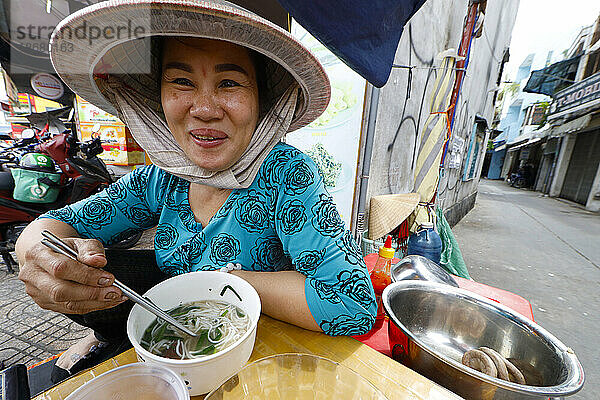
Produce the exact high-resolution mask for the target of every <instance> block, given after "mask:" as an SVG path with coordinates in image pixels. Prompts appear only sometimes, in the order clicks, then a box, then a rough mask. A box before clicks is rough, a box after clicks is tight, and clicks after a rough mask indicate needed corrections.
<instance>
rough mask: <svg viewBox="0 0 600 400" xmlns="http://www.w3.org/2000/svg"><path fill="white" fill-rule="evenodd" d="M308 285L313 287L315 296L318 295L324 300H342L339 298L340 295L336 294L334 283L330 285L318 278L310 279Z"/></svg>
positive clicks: (334, 302)
mask: <svg viewBox="0 0 600 400" xmlns="http://www.w3.org/2000/svg"><path fill="white" fill-rule="evenodd" d="M307 279H308V278H307ZM310 286H312V287H313V288H314V289H315V293H316V294H317V296H319V298H320V299H321V300H325V301H328V302H330V303H333V304H336V303H341V302H342V299H341V298H340V296H338V294H337V292H336V290H335V289H336V287H335V285H330V284H328V283H324V282H321V281H320V280H318V279H311V280H310Z"/></svg>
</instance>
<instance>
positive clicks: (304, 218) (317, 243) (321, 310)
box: [275, 152, 377, 335]
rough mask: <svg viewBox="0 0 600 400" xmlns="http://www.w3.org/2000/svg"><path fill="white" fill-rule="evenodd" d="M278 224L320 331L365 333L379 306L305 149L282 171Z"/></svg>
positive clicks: (360, 260)
mask: <svg viewBox="0 0 600 400" xmlns="http://www.w3.org/2000/svg"><path fill="white" fill-rule="evenodd" d="M275 225H276V226H275V229H276V231H277V234H278V236H279V238H280V240H281V242H282V244H283V249H284V252H286V253H287V254H288V255H289V257H290V258H291V260H292V263H293V264H294V267H295V269H296V270H297V271H299V272H300V273H302V274H303V275H304V276H306V283H305V294H306V300H307V303H308V307H309V309H310V311H311V313H312V315H313V317H314V318H315V321H316V322H317V323H318V324H319V326H320V327H321V329H322V330H323V331H324V332H325V333H327V334H329V335H360V334H364V333H367V332H368V331H369V330H370V329H371V328H372V326H373V323H374V321H375V316H376V313H377V305H376V302H375V293H374V291H373V286H372V285H371V281H370V279H369V275H368V272H367V268H366V266H365V262H364V259H363V257H362V254H361V251H360V248H359V247H358V246H357V245H356V243H355V241H354V239H353V237H352V234H351V233H350V231H348V230H347V229H345V226H344V222H343V221H342V219H341V217H340V215H339V213H338V211H337V208H336V206H335V204H334V202H333V199H332V197H331V196H330V195H329V194H328V193H327V190H326V189H325V185H324V182H323V178H322V176H321V175H320V173H319V171H318V168H317V166H316V164H315V163H314V162H313V161H312V159H311V158H310V157H308V156H307V155H305V154H303V153H299V152H298V154H297V155H296V156H295V157H294V158H292V159H291V160H290V161H289V162H288V163H287V165H286V168H285V169H284V171H283V174H282V178H281V182H280V187H279V191H278V198H277V201H276V206H275Z"/></svg>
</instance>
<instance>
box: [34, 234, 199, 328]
mask: <svg viewBox="0 0 600 400" xmlns="http://www.w3.org/2000/svg"><path fill="white" fill-rule="evenodd" d="M42 236H44V238H45V239H42V244H43V245H44V246H46V247H49V248H51V249H52V250H54V251H55V252H57V253H60V254H62V255H64V256H66V257H69V258H70V259H71V260H74V261H78V262H81V261H79V260H78V259H77V256H78V254H77V252H76V251H75V250H73V249H72V248H71V247H69V245H67V244H66V243H65V242H63V241H62V240H61V239H60V238H59V237H58V236H56V235H54V234H53V233H52V232H50V231H47V230H43V231H42ZM113 285H114V286H115V287H117V288H119V289H120V290H121V292H123V294H124V295H125V296H127V297H128V298H129V299H130V300H132V301H133V302H135V303H137V304H139V305H140V306H141V307H143V308H144V309H145V310H146V311H149V312H151V313H152V314H154V315H156V316H157V317H158V318H160V319H163V320H165V321H166V322H168V323H169V324H171V325H173V326H174V327H175V328H177V329H179V330H180V331H182V332H183V333H185V334H186V335H189V336H194V337H197V336H198V334H197V333H194V332H193V331H191V330H190V329H189V328H187V327H185V326H184V325H183V324H182V323H181V322H179V321H177V320H176V319H175V318H173V317H172V316H170V315H169V314H167V313H166V312H164V311H163V310H161V309H160V308H158V307H157V306H156V305H155V304H154V303H153V302H152V300H150V299H148V298H146V297H143V296H140V295H139V294H137V293H136V292H135V291H134V290H132V289H131V288H129V287H128V286H126V285H124V284H123V283H122V282H120V281H118V280H117V279H115V281H114V282H113Z"/></svg>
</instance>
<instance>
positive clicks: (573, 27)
mask: <svg viewBox="0 0 600 400" xmlns="http://www.w3.org/2000/svg"><path fill="white" fill-rule="evenodd" d="M599 13H600V0H568V1H565V0H521V1H520V5H519V12H518V14H517V19H516V21H515V26H514V28H513V33H512V39H511V42H510V60H509V62H508V63H507V65H506V66H505V71H506V73H505V77H506V78H508V79H512V78H514V77H515V74H516V72H517V69H518V67H519V65H520V64H521V63H522V62H523V60H524V59H525V57H527V55H528V54H530V53H536V52H543V53H544V54H545V53H547V52H548V51H549V50H554V55H553V61H558V60H561V59H562V56H561V55H560V53H561V52H562V51H563V50H565V49H567V48H569V46H570V45H571V43H572V42H573V40H574V39H575V37H576V36H577V34H578V33H579V31H580V29H581V28H582V27H584V26H588V25H592V24H593V23H594V21H595V20H596V18H597V17H598V14H599Z"/></svg>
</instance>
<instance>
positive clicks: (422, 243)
mask: <svg viewBox="0 0 600 400" xmlns="http://www.w3.org/2000/svg"><path fill="white" fill-rule="evenodd" d="M406 253H407V254H406V255H419V256H423V257H425V258H428V259H430V260H431V261H433V262H434V263H436V264H439V263H440V257H441V256H442V239H440V235H438V233H437V232H436V231H435V229H433V223H432V222H423V223H422V224H421V225H420V227H419V230H418V231H417V232H416V233H413V234H411V235H410V236H409V237H408V246H407V249H406Z"/></svg>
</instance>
